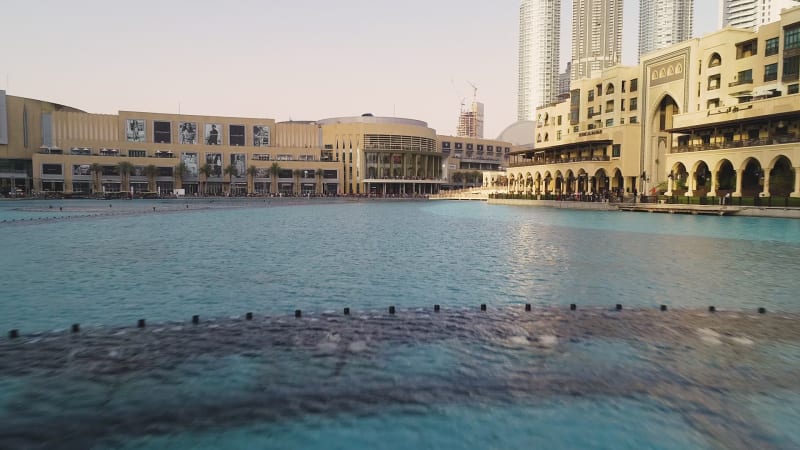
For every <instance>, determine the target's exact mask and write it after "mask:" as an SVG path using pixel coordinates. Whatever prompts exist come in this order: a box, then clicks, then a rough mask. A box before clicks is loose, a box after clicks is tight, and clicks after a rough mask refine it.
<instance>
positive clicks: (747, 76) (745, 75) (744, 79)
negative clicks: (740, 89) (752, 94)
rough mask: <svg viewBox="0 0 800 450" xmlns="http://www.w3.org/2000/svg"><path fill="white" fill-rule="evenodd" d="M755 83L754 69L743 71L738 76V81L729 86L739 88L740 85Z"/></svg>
mask: <svg viewBox="0 0 800 450" xmlns="http://www.w3.org/2000/svg"><path fill="white" fill-rule="evenodd" d="M752 82H753V69H747V70H742V71H741V72H739V73H738V74H736V81H734V82H733V83H730V85H729V86H738V85H740V84H751V83H752Z"/></svg>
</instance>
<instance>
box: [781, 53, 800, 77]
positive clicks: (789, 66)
mask: <svg viewBox="0 0 800 450" xmlns="http://www.w3.org/2000/svg"><path fill="white" fill-rule="evenodd" d="M798 73H800V56H792V57H791V58H783V81H784V82H786V81H796V80H797V78H798Z"/></svg>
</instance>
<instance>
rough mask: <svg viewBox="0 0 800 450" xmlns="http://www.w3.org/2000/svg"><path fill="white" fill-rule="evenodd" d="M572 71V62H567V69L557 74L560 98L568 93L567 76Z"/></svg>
mask: <svg viewBox="0 0 800 450" xmlns="http://www.w3.org/2000/svg"><path fill="white" fill-rule="evenodd" d="M571 73H572V63H571V62H567V70H565V71H564V72H562V73H561V74H560V75H559V76H558V97H559V99H561V98H562V97H563V96H565V95H569V76H570V74H571Z"/></svg>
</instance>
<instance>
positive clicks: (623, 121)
mask: <svg viewBox="0 0 800 450" xmlns="http://www.w3.org/2000/svg"><path fill="white" fill-rule="evenodd" d="M619 124H620V125H625V118H624V117H620V118H619Z"/></svg>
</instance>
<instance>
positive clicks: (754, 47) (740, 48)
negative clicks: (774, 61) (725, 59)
mask: <svg viewBox="0 0 800 450" xmlns="http://www.w3.org/2000/svg"><path fill="white" fill-rule="evenodd" d="M757 53H758V39H751V40H749V41H746V42H740V43H738V44H736V59H742V58H748V57H750V56H753V55H755V54H757Z"/></svg>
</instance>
